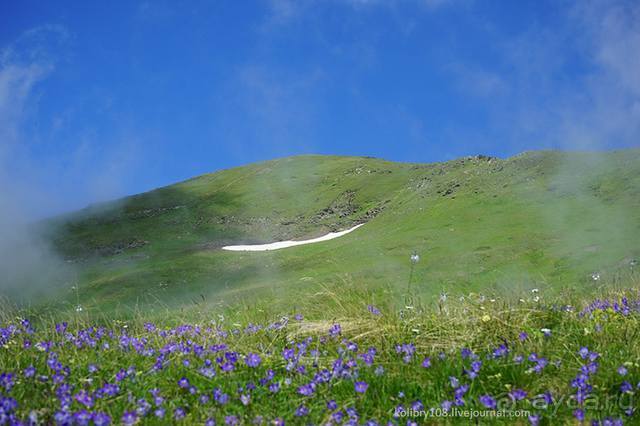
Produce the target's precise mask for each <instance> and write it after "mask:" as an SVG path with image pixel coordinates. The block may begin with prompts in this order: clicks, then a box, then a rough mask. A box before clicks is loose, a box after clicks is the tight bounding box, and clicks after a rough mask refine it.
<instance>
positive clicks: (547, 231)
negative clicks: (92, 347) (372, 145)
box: [41, 150, 640, 309]
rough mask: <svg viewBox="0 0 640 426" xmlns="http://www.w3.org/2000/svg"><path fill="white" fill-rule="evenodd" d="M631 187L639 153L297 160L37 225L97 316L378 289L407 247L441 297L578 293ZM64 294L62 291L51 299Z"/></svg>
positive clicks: (606, 258)
mask: <svg viewBox="0 0 640 426" xmlns="http://www.w3.org/2000/svg"><path fill="white" fill-rule="evenodd" d="M639 188H640V151H639V150H624V151H616V152H605V153H562V152H552V151H550V152H531V153H525V154H522V155H519V156H516V157H513V158H509V159H506V160H502V159H495V158H494V159H488V158H484V157H466V158H462V159H459V160H454V161H450V162H446V163H433V164H417V163H414V164H412V163H393V162H388V161H383V160H378V159H372V158H364V157H336V156H301V157H291V158H284V159H279V160H273V161H268V162H263V163H256V164H252V165H248V166H244V167H239V168H235V169H230V170H224V171H221V172H217V173H213V174H209V175H203V176H200V177H197V178H194V179H191V180H188V181H185V182H182V183H178V184H176V185H172V186H168V187H165V188H160V189H157V190H154V191H151V192H148V193H145V194H140V195H136V196H132V197H128V198H125V199H122V200H118V201H115V202H111V203H106V204H104V205H99V206H93V207H90V208H87V209H85V210H83V211H80V212H76V213H74V214H71V215H66V216H62V217H59V218H55V219H52V220H50V221H47V222H46V223H43V224H41V225H42V227H43V228H46V230H47V232H48V233H49V235H50V237H51V238H52V239H53V241H54V247H55V250H56V252H57V253H58V254H59V256H60V257H61V258H63V259H65V260H66V262H65V265H67V266H70V267H71V268H72V272H71V275H70V276H69V277H68V280H67V282H69V283H72V282H73V283H76V284H78V285H79V287H80V290H81V291H80V297H81V301H82V303H83V304H84V305H99V306H100V307H101V308H103V309H106V307H111V308H113V309H119V307H121V306H122V305H128V306H136V305H137V306H140V305H146V309H153V308H154V307H156V306H157V299H158V298H159V299H161V300H162V301H163V302H164V303H166V304H170V305H171V306H172V307H175V308H180V307H181V306H185V305H188V304H190V303H192V302H193V300H196V299H197V300H201V299H202V298H203V297H204V299H205V303H212V304H215V303H217V301H218V300H220V299H223V300H227V301H228V300H235V301H239V300H243V299H246V298H247V297H249V298H252V299H254V300H257V298H258V297H264V295H265V294H269V293H270V292H279V293H280V294H282V295H286V294H289V293H292V292H296V290H297V289H298V287H300V286H309V285H310V284H314V285H319V284H322V283H327V282H332V281H336V280H337V279H339V278H338V277H342V276H349V277H351V278H352V279H353V280H356V281H361V282H367V283H368V285H369V286H370V287H371V288H373V289H376V288H383V287H386V286H390V285H391V286H393V285H394V283H395V282H396V281H397V279H398V277H399V276H402V277H404V275H405V269H406V265H405V263H406V258H407V256H408V255H409V254H410V253H411V252H413V251H414V250H415V251H417V252H418V253H419V254H420V255H421V256H422V259H423V261H422V262H420V263H419V264H418V265H416V269H415V274H414V279H415V282H416V290H417V291H418V292H419V293H420V294H422V295H425V296H433V295H437V294H438V293H440V291H442V289H443V288H444V289H447V290H449V291H455V292H462V293H467V292H471V291H475V292H478V291H485V292H487V291H495V292H502V291H512V290H516V291H518V290H520V289H523V288H530V287H532V286H537V287H543V286H546V287H547V288H546V290H547V291H556V289H561V288H563V287H564V286H566V285H574V284H575V283H588V281H589V279H590V278H589V276H590V274H591V273H592V272H594V271H598V272H600V273H602V274H609V275H615V274H616V273H617V271H618V270H619V269H620V268H621V267H623V266H625V265H626V264H627V263H628V261H629V259H632V258H638V257H640V251H639V250H640V249H639V248H638V245H637V241H638V239H639V238H640V208H639V207H640V193H639ZM359 222H367V223H366V225H365V226H363V227H362V228H360V229H358V230H356V231H355V232H353V233H351V234H349V235H346V236H344V237H342V238H339V239H336V240H332V241H328V242H324V243H322V244H316V245H309V246H302V247H297V248H295V249H287V250H281V251H276V252H262V253H237V252H225V251H222V250H220V249H219V247H221V246H223V245H226V244H241V243H258V242H272V241H277V240H283V239H291V238H305V237H311V236H317V235H320V234H323V233H325V232H327V231H330V230H336V229H345V228H347V227H350V226H352V225H353V224H354V223H359ZM68 286H69V287H70V284H68ZM312 287H313V286H312ZM59 295H60V293H56V294H55V296H56V297H53V298H52V299H53V301H54V302H55V301H56V300H57V299H56V298H58V296H59ZM254 296H255V297H254ZM75 298H76V294H75V292H73V291H69V292H68V293H67V297H63V298H62V301H63V302H65V301H66V302H69V303H72V302H73V300H75ZM285 298H286V297H285ZM286 299H289V298H286ZM58 301H59V299H58Z"/></svg>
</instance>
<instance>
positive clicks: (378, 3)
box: [0, 0, 640, 217]
mask: <svg viewBox="0 0 640 426" xmlns="http://www.w3.org/2000/svg"><path fill="white" fill-rule="evenodd" d="M89 3H93V4H89ZM639 135H640V5H639V3H638V2H634V1H628V2H625V1H602V2H598V1H580V2H576V3H571V2H565V1H549V2H546V1H532V2H525V1H517V2H513V1H503V2H498V1H488V2H486V1H482V2H481V1H474V0H399V1H385V0H369V1H365V0H316V1H311V0H309V1H305V0H298V1H294V0H271V1H267V0H265V1H256V2H253V1H202V2H200V1H193V2H180V3H179V4H178V2H170V1H167V2H163V1H158V2H147V1H142V2H136V1H123V2H86V1H78V2H42V1H20V2H15V1H5V0H0V188H1V189H0V191H1V192H2V194H0V212H1V211H4V212H5V214H7V213H6V211H7V210H8V209H11V210H13V211H14V212H15V211H16V210H19V211H20V212H21V213H20V214H21V215H23V216H25V217H41V216H43V215H46V214H52V213H57V212H60V211H65V210H70V209H75V208H78V207H83V206H84V205H86V204H88V203H90V202H95V201H100V200H105V199H111V198H114V197H118V196H122V195H125V194H132V193H137V192H141V191H145V190H149V189H152V188H155V187H158V186H162V185H166V184H169V183H173V182H176V181H179V180H182V179H186V178H189V177H192V176H194V175H198V174H202V173H206V172H211V171H215V170H218V169H221V168H227V167H231V166H236V165H241V164H246V163H249V162H253V161H258V160H264V159H270V158H274V157H280V156H286V155H293V154H302V153H323V154H344V155H370V156H376V157H383V158H386V159H390V160H398V161H421V162H431V161H442V160H447V159H451V158H455V157H460V156H464V155H472V154H478V153H483V154H489V155H497V156H503V157H504V156H510V155H513V154H516V153H519V152H521V151H524V150H530V149H547V148H559V149H582V148H589V149H612V148H620V147H629V146H638V142H639V139H638V136H639Z"/></svg>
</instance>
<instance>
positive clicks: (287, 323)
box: [0, 274, 640, 425]
mask: <svg viewBox="0 0 640 426" xmlns="http://www.w3.org/2000/svg"><path fill="white" fill-rule="evenodd" d="M638 284H639V283H638V277H637V275H636V274H631V275H628V276H626V278H625V280H624V285H625V286H628V287H629V288H632V289H631V290H624V289H623V288H617V289H616V288H615V286H612V285H606V286H602V287H600V288H599V289H598V290H597V291H594V292H593V293H592V295H591V296H590V298H589V299H586V298H585V297H584V295H583V294H581V293H580V292H577V291H565V292H564V294H563V295H562V297H561V298H558V296H557V295H547V294H545V293H544V292H543V291H542V292H540V291H536V290H534V291H533V292H532V291H528V292H526V293H523V294H521V295H520V296H521V297H518V298H515V299H505V298H504V297H501V296H500V295H491V294H485V295H481V294H477V293H474V294H467V295H465V296H464V297H460V298H458V297H452V295H449V296H448V297H446V298H444V297H443V296H439V297H438V298H423V297H418V296H413V297H412V300H413V301H414V305H413V306H404V305H403V304H400V303H398V302H397V301H394V300H393V299H391V298H386V297H385V296H388V294H385V291H382V292H380V293H377V294H376V293H375V292H372V291H371V290H370V289H369V288H368V287H367V286H362V285H359V284H357V283H351V285H350V286H349V289H345V288H342V287H339V286H323V288H321V289H319V291H318V292H316V293H315V294H314V295H312V296H310V297H307V298H305V299H300V300H299V302H298V306H297V308H296V309H295V311H289V312H278V311H277V307H276V306H277V304H273V303H271V302H272V301H271V300H262V301H261V302H260V303H249V304H244V305H226V306H220V307H219V308H218V309H215V310H207V311H205V312H203V311H201V310H200V309H199V308H198V307H197V306H195V307H191V308H189V309H185V310H183V311H181V312H178V311H175V310H171V311H167V312H165V313H164V314H162V313H161V312H160V311H161V309H157V310H155V311H153V312H155V314H152V313H149V312H144V313H143V312H138V313H137V314H134V315H131V316H130V317H129V318H128V319H122V320H113V319H112V317H111V314H110V313H109V314H108V315H103V313H100V312H96V311H94V310H83V311H81V312H76V313H75V314H73V315H72V316H70V317H64V316H63V317H60V316H59V315H61V314H60V313H59V312H58V313H57V315H58V316H57V317H48V316H45V315H43V314H42V313H40V314H34V315H33V316H32V318H31V321H30V322H25V321H24V315H25V314H26V313H25V312H19V311H15V312H13V314H9V313H8V312H9V311H8V310H7V309H4V310H3V312H4V318H3V323H4V325H3V329H2V333H0V335H1V337H0V339H1V342H0V343H1V344H2V349H1V350H0V373H3V374H4V375H3V376H2V378H1V379H0V385H2V386H4V388H2V386H0V392H1V393H2V394H3V395H4V396H5V397H10V398H13V400H15V401H16V402H17V404H18V405H17V407H16V408H15V409H12V410H8V411H10V412H11V413H12V414H15V415H16V416H17V417H19V418H21V419H27V418H28V417H29V416H30V415H33V416H36V417H37V418H38V421H40V422H44V423H50V422H53V421H56V419H57V421H60V422H62V421H63V420H64V419H65V418H67V417H69V418H74V416H75V418H76V420H78V419H77V418H82V417H83V416H91V415H93V416H94V417H95V418H97V419H98V421H99V420H100V417H99V416H98V415H97V414H96V413H101V414H106V415H108V416H109V417H110V418H111V419H112V421H113V422H114V423H119V422H120V421H121V419H123V416H125V418H124V420H122V421H123V422H125V421H126V420H127V417H126V416H127V414H126V413H137V414H135V415H133V414H130V415H131V416H132V419H133V418H135V419H136V421H137V422H143V423H144V424H166V423H167V422H169V421H175V422H176V423H177V422H182V423H184V424H203V423H204V422H205V421H207V420H210V419H214V420H216V421H217V422H218V423H219V424H225V422H227V424H234V423H233V422H234V421H237V422H238V424H249V423H251V422H253V421H259V420H260V419H262V420H261V421H262V422H264V423H266V422H272V421H274V420H275V421H280V420H283V421H286V422H287V423H288V424H324V423H327V422H329V423H331V422H333V423H334V424H342V422H347V421H348V420H349V419H351V420H353V419H357V421H356V423H357V424H365V422H367V421H372V422H377V423H370V424H384V423H386V422H387V421H392V422H394V424H405V423H407V421H408V420H412V421H415V422H418V423H427V424H429V423H438V424H441V423H450V424H458V423H459V424H467V423H468V422H469V421H470V420H469V418H468V417H465V414H464V413H463V410H471V411H473V410H475V412H476V415H480V413H481V412H482V413H483V414H482V415H484V416H487V415H493V416H498V415H499V414H503V415H505V416H506V415H511V416H512V417H504V418H502V417H491V419H488V418H477V419H474V421H477V422H479V423H480V424H486V423H489V424H496V423H504V424H513V423H520V424H529V420H528V417H532V419H533V420H535V419H538V418H539V423H538V424H550V425H555V424H564V423H572V422H574V420H573V419H574V418H575V416H576V415H579V413H577V414H576V412H575V410H578V409H580V410H583V411H584V415H585V418H586V419H588V420H592V419H594V420H600V421H602V420H604V419H605V418H615V419H618V418H619V419H624V420H625V421H627V422H629V423H633V422H634V421H635V422H637V421H638V413H636V412H635V409H636V408H637V400H636V399H635V396H636V394H637V392H640V389H639V388H638V386H640V364H639V362H640V347H639V346H638V345H634V344H629V343H630V342H633V341H635V340H637V338H638V333H639V330H640V327H639V325H640V324H639V321H640V294H639V293H638V290H637V288H638ZM618 285H619V284H618ZM633 289H636V290H633ZM389 292H390V293H391V291H390V290H389ZM591 298H594V299H598V300H608V301H611V303H614V302H618V303H623V304H622V305H621V306H623V307H624V306H625V305H624V302H621V301H622V300H627V301H628V302H627V304H628V306H629V311H628V312H623V311H622V309H620V308H618V307H615V306H614V305H612V304H610V305H607V304H604V303H600V304H597V305H590V303H589V300H590V299H591ZM623 298H626V299H623ZM16 315H17V316H16ZM154 315H155V316H154ZM299 315H300V316H299ZM9 316H10V317H11V318H9ZM65 319H66V323H67V325H66V329H65V330H61V329H60V326H59V325H58V330H57V331H56V325H55V324H61V322H62V321H63V320H65ZM10 324H12V325H10ZM338 326H339V327H338ZM545 329H549V330H550V331H549V332H547V333H548V335H547V334H545ZM523 332H524V333H526V336H525V335H522V334H521V333H523ZM585 347H586V348H588V350H586V352H582V353H581V352H580V350H581V348H585ZM371 348H374V349H373V350H372V349H371ZM285 349H293V350H294V352H293V353H294V354H295V355H292V356H291V357H289V356H285V355H284V350H285ZM583 351H585V350H584V349H583ZM374 352H375V354H374ZM250 354H256V355H258V356H259V363H258V362H257V361H255V360H254V362H256V364H257V365H255V366H249V365H247V362H249V361H247V359H248V358H249V357H250ZM365 354H371V355H373V354H374V355H373V356H370V355H365ZM532 354H536V358H533V357H532ZM519 357H522V359H521V360H520V359H519ZM583 357H584V358H583ZM589 357H592V358H593V359H592V360H590V358H589ZM425 358H429V360H430V364H429V366H428V367H425V366H424V365H425V364H424V362H425V361H424V360H425ZM541 360H544V361H541ZM592 361H595V364H594V363H592ZM474 362H479V364H478V363H476V364H472V363H474ZM230 365H233V369H232V370H230V371H224V370H225V369H226V368H227V367H229V366H230ZM252 365H253V364H252ZM94 366H95V368H94ZM536 366H539V367H538V368H539V369H540V371H538V372H536V371H535V367H536ZM583 366H591V367H592V368H594V370H593V371H592V372H591V373H589V375H588V376H580V370H581V368H586V367H583ZM596 366H597V367H596ZM31 367H34V368H35V372H34V373H33V375H30V373H27V375H28V376H29V377H26V376H25V372H28V371H29V370H30V368H31ZM620 367H625V369H626V371H623V370H621V369H620ZM474 368H475V370H474ZM472 371H474V372H473V373H471V372H472ZM622 373H624V375H623V374H622ZM8 374H10V375H11V376H8ZM325 375H326V377H325ZM8 377H11V379H8ZM45 377H46V379H45ZM576 377H578V379H580V380H582V381H583V385H582V386H584V389H585V390H587V389H588V392H586V393H585V397H586V399H585V400H584V401H583V402H582V403H579V402H577V400H576V390H577V388H575V387H573V386H572V381H574V380H575V379H576ZM183 378H184V379H186V381H184V380H183V381H182V382H181V379H183ZM625 382H628V383H629V385H628V386H631V387H630V388H628V389H627V388H625V387H624V386H627V385H625ZM8 383H9V385H7V384H8ZM180 383H182V386H181V385H180ZM312 383H313V385H312ZM362 383H366V386H365V385H363V384H362ZM356 384H357V385H356ZM111 385H115V386H117V392H116V391H115V390H116V388H115V387H113V386H111ZM310 386H311V387H310ZM357 386H358V389H359V390H361V391H362V390H363V389H364V388H365V387H366V390H365V391H364V392H358V391H357V390H356V387H357ZM467 386H468V388H467ZM621 386H623V388H622V389H621ZM270 387H271V388H270ZM276 388H277V391H276ZM463 390H464V391H463ZM456 392H457V393H458V397H459V398H460V399H459V400H458V402H457V403H458V404H460V405H455V403H456ZM523 392H524V393H523ZM547 392H548V393H549V394H550V395H551V396H552V398H553V402H550V401H547V402H544V398H543V397H542V396H541V395H545V393H547ZM525 393H526V395H525ZM224 395H226V396H224ZM487 396H490V397H491V398H490V399H488V397H487ZM481 397H482V398H481ZM227 398H228V400H226V399H227ZM330 401H335V404H334V402H330ZM447 401H449V402H447ZM481 401H484V403H485V404H483V403H482V402H481ZM493 401H495V403H496V404H497V405H496V406H495V410H493V408H494V406H493V405H492V404H493ZM449 403H453V404H454V405H453V406H452V407H450V408H449V413H450V414H449V416H447V417H443V412H442V407H443V405H444V406H445V407H446V406H447V404H449ZM327 404H329V406H330V408H327ZM485 405H488V406H489V407H490V408H487V407H486V406H485ZM411 407H413V408H414V409H415V411H417V412H418V413H419V416H418V417H414V418H412V417H406V416H404V415H403V414H402V413H403V412H409V410H410V408H411ZM157 410H160V411H157ZM454 410H458V411H454ZM420 412H421V413H420ZM56 413H57V414H56ZM87 413H89V414H87ZM335 413H340V414H335ZM491 413H493V414H491ZM5 415H8V414H5ZM183 415H184V417H182V416H183ZM56 416H57V417H56ZM96 416H98V417H96ZM158 416H163V417H158ZM338 416H342V417H343V418H342V419H341V420H340V421H337V419H338ZM438 416H439V417H438ZM467 416H468V414H467ZM515 416H519V417H515ZM174 417H177V418H178V419H175V418H174ZM0 419H2V417H0ZM169 419H172V420H169ZM332 419H333V420H332ZM80 420H81V419H80ZM132 421H133V420H132ZM0 423H1V420H0ZM354 424H355V423H354ZM534 424H535V422H534Z"/></svg>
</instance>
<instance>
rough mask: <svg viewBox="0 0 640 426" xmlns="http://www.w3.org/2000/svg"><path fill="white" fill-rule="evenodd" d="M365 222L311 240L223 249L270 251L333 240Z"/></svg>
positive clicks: (225, 247) (226, 247)
mask: <svg viewBox="0 0 640 426" xmlns="http://www.w3.org/2000/svg"><path fill="white" fill-rule="evenodd" d="M362 225H364V223H361V224H359V225H356V226H354V227H353V228H350V229H347V230H344V231H340V232H329V233H328V234H326V235H323V236H321V237H318V238H312V239H310V240H302V241H278V242H276V243H269V244H253V245H244V246H224V247H222V250H229V251H268V250H279V249H283V248H287V247H295V246H302V245H304V244H313V243H319V242H322V241H328V240H333V239H334V238H338V237H342V236H343V235H346V234H348V233H349V232H352V231H355V230H356V229H358V228H360V227H361V226H362Z"/></svg>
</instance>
